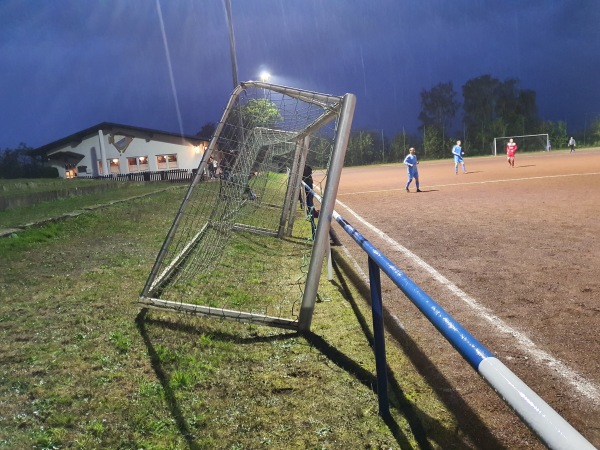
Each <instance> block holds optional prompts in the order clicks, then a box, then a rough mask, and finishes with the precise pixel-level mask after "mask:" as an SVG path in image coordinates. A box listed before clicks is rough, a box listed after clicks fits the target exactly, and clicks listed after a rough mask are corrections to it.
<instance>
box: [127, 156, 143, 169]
mask: <svg viewBox="0 0 600 450" xmlns="http://www.w3.org/2000/svg"><path fill="white" fill-rule="evenodd" d="M127 168H128V169H129V172H142V171H144V170H148V157H147V156H133V157H131V158H127Z"/></svg>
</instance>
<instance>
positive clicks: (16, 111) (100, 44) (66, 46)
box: [0, 0, 600, 148]
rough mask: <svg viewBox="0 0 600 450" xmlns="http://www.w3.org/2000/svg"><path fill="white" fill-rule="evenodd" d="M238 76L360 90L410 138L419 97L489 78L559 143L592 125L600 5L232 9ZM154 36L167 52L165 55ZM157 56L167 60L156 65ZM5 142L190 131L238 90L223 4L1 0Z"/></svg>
mask: <svg viewBox="0 0 600 450" xmlns="http://www.w3.org/2000/svg"><path fill="white" fill-rule="evenodd" d="M231 6H232V15H233V26H234V30H235V38H236V47H237V52H236V53H237V63H238V79H239V81H247V80H258V79H259V74H260V72H261V70H263V69H264V70H268V71H269V72H270V73H271V74H272V78H271V79H270V80H269V81H270V82H271V83H276V84H282V85H288V86H293V87H297V88H301V89H308V90H313V91H317V92H322V93H327V94H334V95H343V94H344V93H347V92H351V93H354V94H356V95H357V106H356V112H355V118H354V126H353V128H354V129H363V130H379V131H380V130H383V131H384V133H385V135H386V136H387V137H390V138H391V137H392V136H393V135H394V134H396V133H397V132H399V131H402V129H403V128H404V129H405V130H406V131H408V132H416V131H417V126H418V124H419V123H418V121H417V116H418V114H419V112H420V107H421V105H420V93H421V91H422V90H424V89H425V90H429V89H431V88H432V87H433V86H435V85H436V84H438V83H441V82H448V81H452V82H453V84H454V90H455V91H456V92H457V93H458V94H459V96H458V99H459V101H462V95H461V93H462V85H463V84H464V83H465V82H466V81H467V80H469V79H472V78H476V77H479V76H481V75H484V74H490V75H492V76H493V77H495V78H498V79H500V80H502V81H504V80H505V79H508V78H517V79H518V80H520V87H521V88H523V89H532V90H534V91H536V92H537V105H538V112H539V116H540V118H542V119H545V120H552V121H558V120H562V121H566V122H567V125H568V129H569V132H570V133H573V132H576V131H577V130H582V129H583V128H584V124H585V123H586V122H589V120H590V119H591V118H592V117H596V116H598V115H600V1H598V0H527V1H522V0H505V1H492V0H490V1H488V0H485V1H484V0H479V1H478V0H452V1H449V0H419V1H400V0H369V1H367V0H361V1H356V0H231ZM165 38H166V42H167V44H168V52H167V51H166V49H165ZM167 55H168V56H167ZM0 64H1V67H2V70H1V71H0V102H1V103H0V148H7V147H10V148H15V147H17V146H18V145H19V143H21V142H24V143H25V144H27V145H28V146H31V147H38V146H41V145H45V144H48V143H50V142H52V141H54V140H57V139H60V138H62V137H65V136H67V135H69V134H72V133H75V132H77V131H80V130H82V129H85V128H88V127H91V126H93V125H96V124H98V123H100V122H117V123H122V124H125V125H132V126H138V127H144V128H154V129H158V130H163V131H169V132H176V133H184V134H195V133H196V132H198V131H199V130H200V128H202V125H204V124H206V123H207V122H215V123H216V122H218V121H219V120H220V118H221V114H222V112H223V109H224V107H225V105H226V102H227V100H228V98H229V95H230V93H231V91H232V89H233V81H232V80H233V77H232V65H231V58H230V50H229V33H228V27H227V20H226V14H225V7H224V1H223V0H102V1H100V0H52V1H42V0H0Z"/></svg>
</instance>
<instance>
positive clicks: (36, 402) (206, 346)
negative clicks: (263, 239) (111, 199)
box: [0, 189, 472, 449]
mask: <svg viewBox="0 0 600 450" xmlns="http://www.w3.org/2000/svg"><path fill="white" fill-rule="evenodd" d="M182 195H183V191H182V190H180V189H171V190H166V191H163V192H160V193H157V194H155V195H151V196H144V197H140V198H136V199H132V200H130V201H127V202H123V203H115V204H113V205H112V206H110V207H106V208H100V209H95V210H89V211H87V212H86V213H85V214H82V215H80V216H78V217H74V218H70V219H67V220H62V221H57V222H52V223H48V224H47V225H45V226H43V227H40V228H31V229H27V230H25V231H22V232H19V233H17V234H15V235H13V236H12V237H9V238H4V239H0V254H1V255H2V258H1V259H0V298H1V299H2V301H1V303H0V448H6V449H27V448H37V449H42V448H44V449H45V448H48V449H51V448H80V449H94V448H98V449H101V448H111V449H134V448H135V449H139V448H144V449H185V448H192V449H212V448H224V449H242V448H248V449H249V448H286V449H287V448H328V449H337V448H358V447H360V448H470V447H472V443H469V442H470V441H469V440H470V439H471V438H470V437H469V436H467V435H466V434H465V433H463V431H462V430H460V429H459V428H458V427H457V423H458V422H457V420H456V418H455V417H454V416H453V414H452V413H451V412H450V411H448V409H447V408H446V406H445V405H444V404H443V402H441V401H440V399H439V397H438V395H437V394H436V393H435V391H434V389H432V387H431V386H429V385H428V383H427V381H426V380H425V379H424V378H423V377H422V376H421V375H419V373H418V370H416V369H415V367H414V366H413V363H412V362H411V361H410V359H409V358H407V357H406V355H404V354H403V352H402V351H401V350H400V349H399V348H398V347H395V346H390V348H389V349H388V357H389V358H390V360H393V361H394V367H395V369H394V371H393V372H390V374H389V376H390V395H391V410H392V418H391V419H390V420H389V421H386V422H384V421H383V420H381V419H380V418H379V417H378V415H377V411H378V405H377V396H376V393H375V389H376V380H375V368H374V364H375V363H374V358H373V355H372V351H371V344H370V342H371V331H370V329H371V327H370V323H371V314H370V310H369V308H368V305H367V304H366V302H365V300H364V298H365V292H366V286H365V284H364V283H363V282H362V281H360V280H358V278H357V277H356V275H355V273H354V271H353V269H352V266H351V265H350V264H348V263H347V262H346V261H345V259H344V258H343V257H342V255H341V252H339V251H338V256H337V257H336V261H337V263H336V265H335V273H336V276H335V278H334V280H333V281H332V282H328V281H323V282H322V283H321V284H322V286H321V287H320V290H319V298H320V300H321V301H320V302H319V303H318V304H317V308H316V312H315V316H314V319H313V329H312V332H311V333H309V334H307V335H299V334H296V333H290V332H285V331H281V330H277V329H271V328H263V327H256V326H248V325H242V324H238V323H229V322H222V321H220V320H215V319H192V318H186V317H181V316H172V315H165V314H159V313H156V312H148V313H147V314H142V313H140V310H139V308H138V306H137V304H136V300H137V297H138V295H139V293H140V291H141V289H142V287H143V284H144V283H145V281H146V278H147V276H148V274H149V271H150V268H151V266H152V263H153V262H154V259H155V257H156V254H157V252H158V250H159V248H160V246H161V244H162V241H163V239H164V236H165V234H166V232H167V230H168V228H169V226H170V224H171V221H172V218H173V217H174V215H175V213H176V211H177V208H178V207H179V204H180V201H181V198H182ZM88 200H89V201H90V202H91V203H94V204H95V203H96V201H97V200H96V199H93V201H92V199H88ZM91 203H89V202H88V206H89V205H90V204H91ZM49 207H50V206H49ZM81 207H82V205H81V204H80V203H78V199H69V200H65V201H61V202H57V204H55V205H53V206H52V207H51V208H56V209H53V212H52V214H53V215H54V214H58V212H59V211H62V212H69V211H70V210H72V209H80V208H81ZM18 216H19V215H18V212H17V213H16V215H15V217H18ZM15 220H16V219H14V220H13V221H12V222H10V223H11V224H12V225H19V223H18V221H15ZM26 220H27V221H29V220H31V219H30V218H27V219H26ZM284 257H285V255H284ZM240 258H243V255H241V256H240ZM270 263H271V264H273V265H278V264H279V262H278V261H277V259H276V258H272V261H271V262H270ZM265 264H266V263H265ZM270 273H271V271H270V270H269V268H268V267H265V271H264V280H263V281H265V283H264V284H265V285H266V286H270V285H272V286H277V284H276V283H271V282H269V276H270ZM232 276H235V274H232ZM322 279H323V280H326V277H323V278H322ZM266 289H267V291H266V292H265V294H266V295H272V296H275V295H276V294H277V292H269V290H268V287H267V288H266Z"/></svg>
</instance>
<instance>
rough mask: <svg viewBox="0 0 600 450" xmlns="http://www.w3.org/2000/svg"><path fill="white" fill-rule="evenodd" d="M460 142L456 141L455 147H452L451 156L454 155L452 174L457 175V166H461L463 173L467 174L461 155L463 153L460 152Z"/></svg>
mask: <svg viewBox="0 0 600 450" xmlns="http://www.w3.org/2000/svg"><path fill="white" fill-rule="evenodd" d="M460 144H461V142H460V141H456V145H455V146H454V147H452V154H453V155H454V173H455V174H456V175H458V164H459V163H460V164H461V165H462V170H463V173H467V168H466V167H465V161H464V160H463V155H464V154H465V152H463V151H462V147H461V146H460Z"/></svg>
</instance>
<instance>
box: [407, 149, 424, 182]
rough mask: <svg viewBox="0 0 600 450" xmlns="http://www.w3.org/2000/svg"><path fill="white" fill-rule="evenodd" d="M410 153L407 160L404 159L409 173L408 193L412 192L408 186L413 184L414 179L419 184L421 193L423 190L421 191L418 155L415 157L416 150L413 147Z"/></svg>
mask: <svg viewBox="0 0 600 450" xmlns="http://www.w3.org/2000/svg"><path fill="white" fill-rule="evenodd" d="M408 151H409V153H408V155H406V158H404V164H406V169H407V172H408V181H407V182H406V192H410V189H408V186H410V183H412V180H413V178H414V179H415V182H416V184H417V192H421V189H419V170H418V169H417V164H419V161H417V155H415V148H414V147H411V148H409V149H408Z"/></svg>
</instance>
